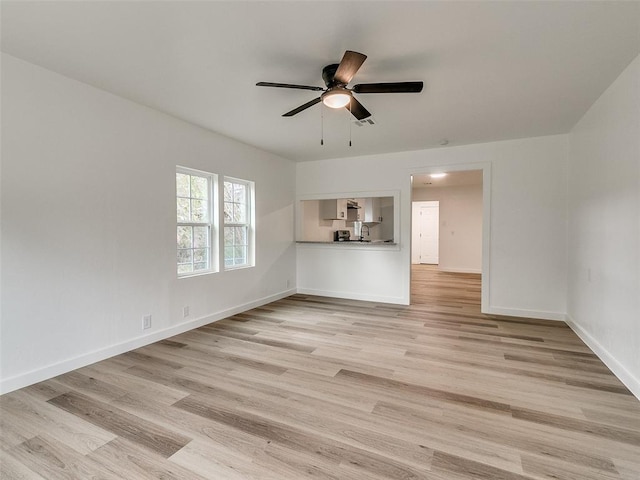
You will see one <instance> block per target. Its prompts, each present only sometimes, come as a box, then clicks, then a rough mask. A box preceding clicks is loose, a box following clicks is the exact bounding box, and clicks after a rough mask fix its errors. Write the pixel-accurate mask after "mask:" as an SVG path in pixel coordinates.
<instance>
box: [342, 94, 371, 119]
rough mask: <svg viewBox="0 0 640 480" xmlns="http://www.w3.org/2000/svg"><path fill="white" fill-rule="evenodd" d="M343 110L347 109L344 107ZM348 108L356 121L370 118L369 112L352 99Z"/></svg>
mask: <svg viewBox="0 0 640 480" xmlns="http://www.w3.org/2000/svg"><path fill="white" fill-rule="evenodd" d="M344 108H347V107H344ZM348 108H349V110H350V111H351V115H353V116H354V117H356V118H357V119H358V120H364V119H365V118H368V117H370V116H371V113H370V112H369V110H367V109H366V108H364V105H362V104H361V103H360V102H359V101H358V100H356V99H355V98H353V97H351V105H350V106H349V107H348Z"/></svg>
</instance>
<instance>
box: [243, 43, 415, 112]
mask: <svg viewBox="0 0 640 480" xmlns="http://www.w3.org/2000/svg"><path fill="white" fill-rule="evenodd" d="M366 59H367V56H366V55H363V54H362V53H358V52H352V51H351V50H347V51H346V52H344V56H343V57H342V60H341V61H340V63H335V64H332V65H327V66H326V67H324V68H323V69H322V79H323V80H324V83H325V85H326V86H327V88H322V87H315V86H311V85H293V84H289V83H271V82H258V83H256V85H257V86H258V87H277V88H295V89H299V90H314V91H317V92H323V93H322V94H321V95H320V96H319V97H318V98H314V99H313V100H311V101H310V102H307V103H305V104H304V105H300V106H299V107H298V108H294V109H293V110H291V111H290V112H287V113H285V114H283V115H282V116H283V117H292V116H294V115H296V114H298V113H300V112H302V111H303V110H306V109H307V108H309V107H312V106H314V105H315V104H317V103H320V102H322V103H324V104H325V105H326V106H328V107H331V108H343V107H344V108H347V107H348V110H349V111H350V112H351V114H352V115H353V116H354V117H356V118H357V119H358V120H363V119H365V118H367V117H370V116H371V113H369V111H368V110H367V109H366V108H364V106H363V105H362V104H361V103H360V102H359V101H358V100H357V99H356V98H355V97H354V96H353V94H354V93H358V94H360V93H419V92H421V91H422V85H423V84H422V82H391V83H362V84H359V85H354V86H353V88H348V87H347V84H348V83H349V82H350V81H351V79H352V78H353V77H354V75H355V74H356V72H357V71H358V69H359V68H360V67H361V66H362V64H363V63H364V61H365V60H366Z"/></svg>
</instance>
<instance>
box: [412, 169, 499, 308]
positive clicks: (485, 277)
mask: <svg viewBox="0 0 640 480" xmlns="http://www.w3.org/2000/svg"><path fill="white" fill-rule="evenodd" d="M468 170H482V281H481V287H480V288H481V289H482V294H481V300H480V311H481V312H482V313H489V311H488V309H489V298H491V297H490V295H489V286H490V285H491V282H490V278H491V257H490V253H491V163H489V162H478V163H458V164H451V165H433V166H424V167H414V168H412V169H410V171H409V178H408V181H409V185H411V179H412V177H413V176H414V175H429V174H431V173H439V172H462V171H468ZM410 191H411V190H410ZM410 197H411V198H409V205H408V208H409V215H410V218H409V224H410V225H411V226H412V227H413V208H412V201H413V193H412V194H411V195H410ZM411 236H412V235H409V243H410V245H409V255H408V261H409V273H408V277H409V278H408V279H407V280H408V283H409V285H411V251H412V248H413V245H411V242H412V239H411ZM409 303H411V287H409Z"/></svg>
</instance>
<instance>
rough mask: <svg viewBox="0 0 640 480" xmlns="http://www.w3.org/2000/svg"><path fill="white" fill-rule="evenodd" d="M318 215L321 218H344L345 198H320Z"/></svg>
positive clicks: (345, 209) (345, 217)
mask: <svg viewBox="0 0 640 480" xmlns="http://www.w3.org/2000/svg"><path fill="white" fill-rule="evenodd" d="M320 217H321V218H322V219H323V220H346V219H347V199H346V198H336V199H331V200H320Z"/></svg>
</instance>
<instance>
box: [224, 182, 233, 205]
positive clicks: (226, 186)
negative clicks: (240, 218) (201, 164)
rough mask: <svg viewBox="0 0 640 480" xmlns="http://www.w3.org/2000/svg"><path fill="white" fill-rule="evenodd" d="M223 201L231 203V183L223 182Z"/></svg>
mask: <svg viewBox="0 0 640 480" xmlns="http://www.w3.org/2000/svg"><path fill="white" fill-rule="evenodd" d="M224 201H225V202H231V201H233V183H231V182H224Z"/></svg>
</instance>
